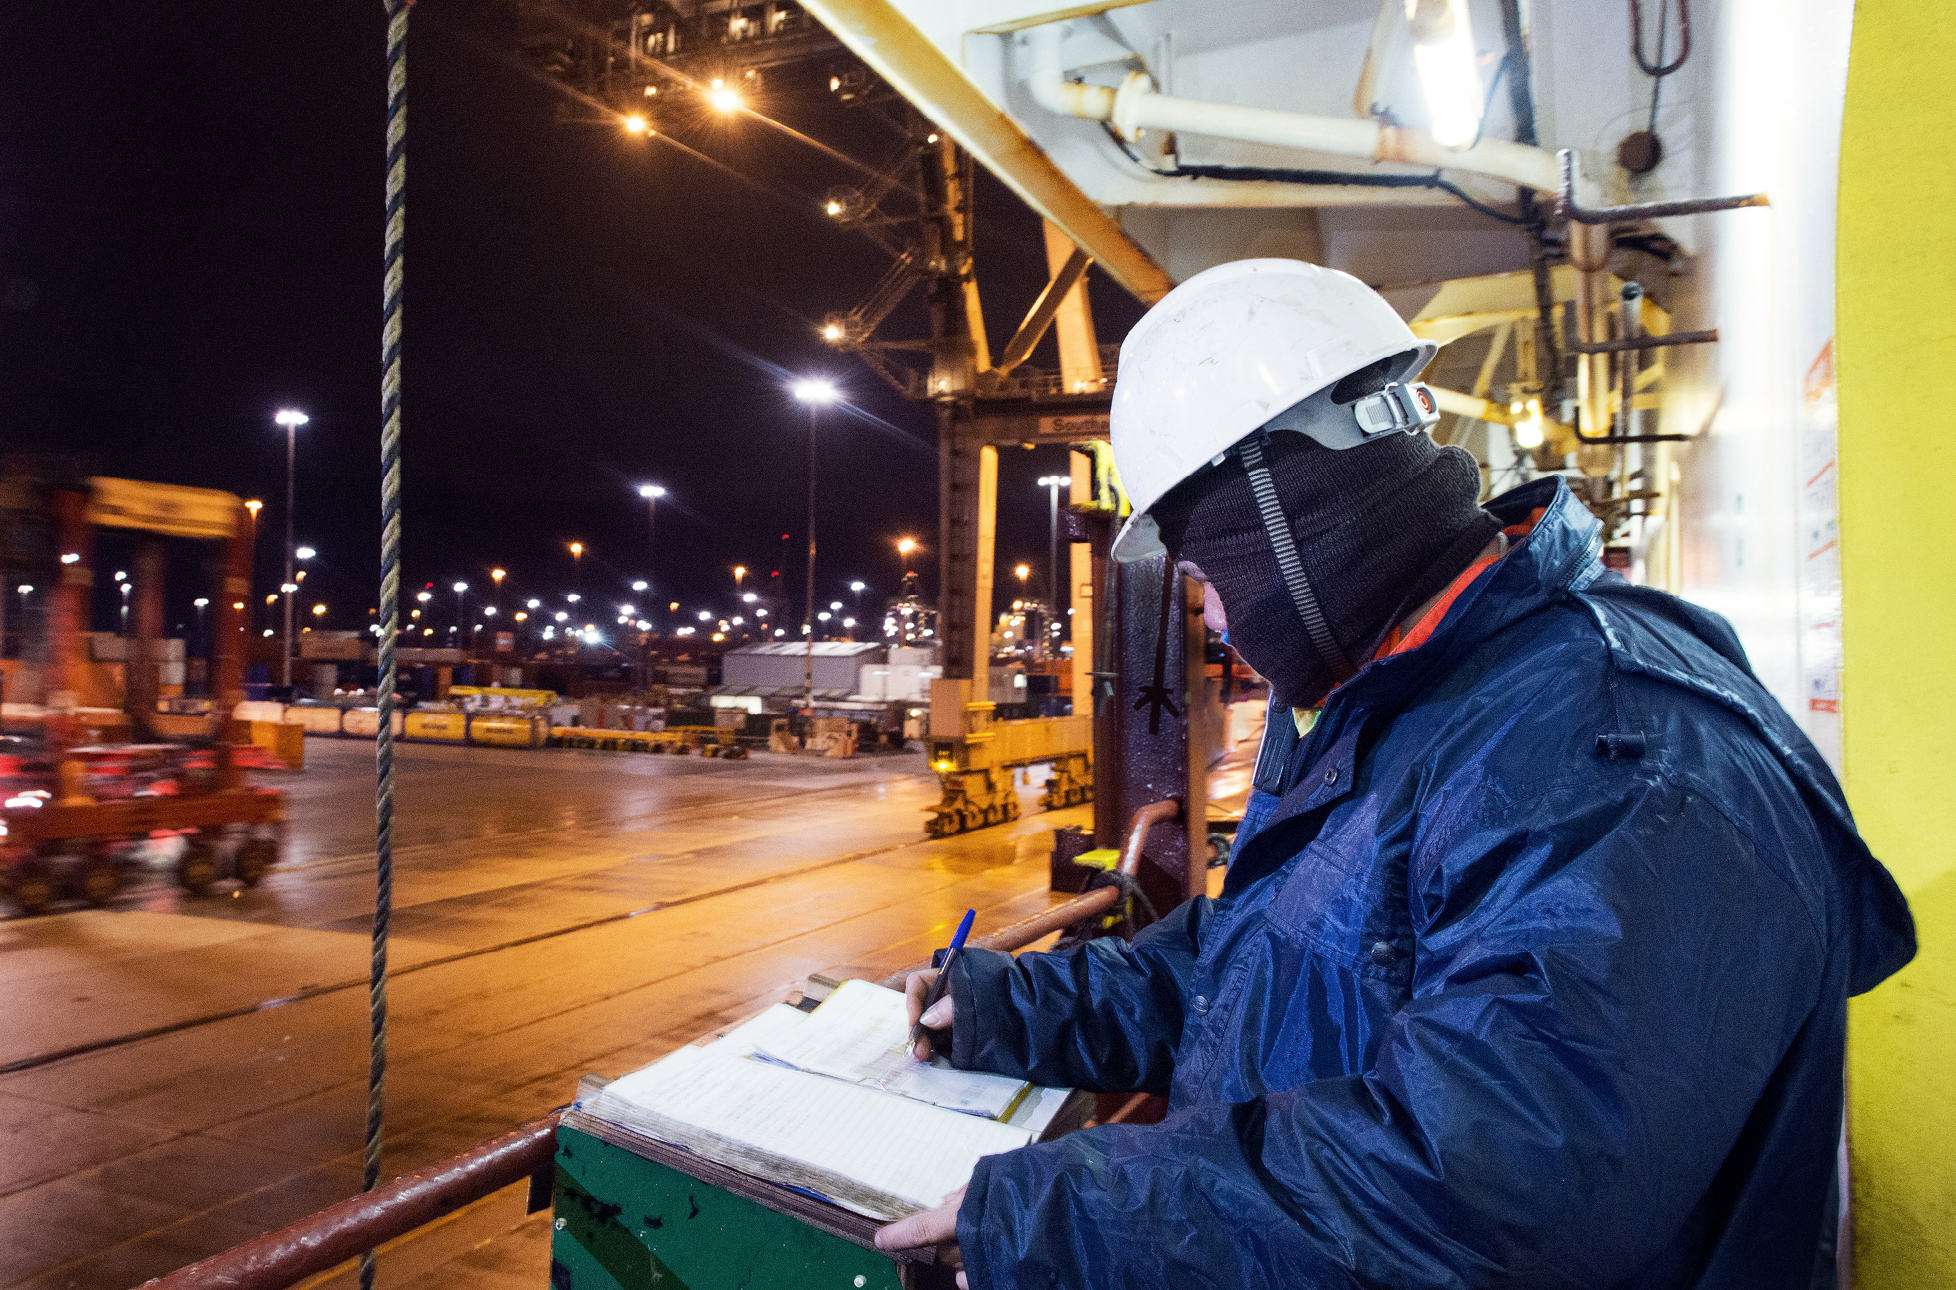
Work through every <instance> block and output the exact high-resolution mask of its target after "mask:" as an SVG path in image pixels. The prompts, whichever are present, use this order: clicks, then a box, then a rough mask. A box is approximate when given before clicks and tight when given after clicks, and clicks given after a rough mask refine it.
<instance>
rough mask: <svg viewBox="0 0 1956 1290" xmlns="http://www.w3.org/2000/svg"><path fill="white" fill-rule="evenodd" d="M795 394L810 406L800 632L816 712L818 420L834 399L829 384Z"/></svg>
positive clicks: (809, 707) (809, 385) (806, 695)
mask: <svg viewBox="0 0 1956 1290" xmlns="http://www.w3.org/2000/svg"><path fill="white" fill-rule="evenodd" d="M794 394H795V397H796V398H797V399H800V400H801V401H802V402H803V403H806V404H807V405H808V586H807V588H806V591H807V594H806V596H805V598H804V600H803V605H804V608H803V610H802V625H801V629H802V631H803V632H804V633H806V635H807V636H808V648H807V652H806V654H805V655H804V656H803V660H802V678H801V679H802V707H803V708H804V709H805V710H806V711H807V712H809V713H810V714H813V712H814V710H815V419H816V415H817V413H818V412H819V411H820V409H821V406H822V405H823V404H824V403H829V402H832V401H833V400H834V399H835V386H833V385H831V384H829V383H828V382H827V381H797V382H795V387H794Z"/></svg>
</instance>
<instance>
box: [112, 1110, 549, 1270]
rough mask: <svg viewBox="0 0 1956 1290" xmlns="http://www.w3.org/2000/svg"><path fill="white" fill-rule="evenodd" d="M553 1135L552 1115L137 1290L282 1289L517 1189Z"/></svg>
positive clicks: (541, 1160) (543, 1158)
mask: <svg viewBox="0 0 1956 1290" xmlns="http://www.w3.org/2000/svg"><path fill="white" fill-rule="evenodd" d="M556 1133H557V1117H556V1116H554V1115H548V1116H545V1117H544V1118H543V1119H541V1120H532V1121H531V1122H530V1123H528V1124H526V1125H524V1126H523V1127H522V1128H520V1129H515V1130H513V1131H511V1132H509V1133H505V1134H504V1135H503V1136H502V1137H500V1138H492V1139H490V1140H489V1141H488V1142H485V1143H483V1144H482V1145H481V1146H479V1147H476V1148H474V1149H473V1150H469V1151H464V1152H462V1153H461V1154H460V1155H456V1156H450V1157H449V1158H448V1159H446V1160H442V1161H438V1162H436V1163H435V1164H432V1165H429V1166H428V1167H427V1168H425V1169H419V1170H416V1171H415V1172H414V1173H411V1174H405V1175H403V1176H401V1177H399V1178H396V1179H394V1180H393V1181H392V1182H389V1183H385V1184H382V1185H381V1186H379V1187H376V1188H374V1190H372V1191H369V1192H362V1193H360V1194H359V1195H357V1196H352V1197H349V1198H347V1199H346V1200H343V1201H341V1202H340V1203H339V1204H337V1205H334V1206H332V1207H331V1208H328V1209H322V1210H320V1211H319V1212H318V1213H317V1214H313V1215H311V1216H310V1217H307V1218H302V1219H300V1220H299V1221H298V1222H296V1223H293V1224H291V1225H290V1226H287V1227H282V1228H280V1229H279V1230H278V1231H276V1232H269V1233H267V1234H266V1235H264V1236H261V1237H259V1238H258V1239H256V1240H253V1241H246V1242H245V1243H244V1244H243V1245H236V1246H233V1247H231V1248H230V1249H228V1250H225V1251H224V1252H223V1253H221V1254H213V1255H212V1256H211V1257H209V1258H208V1259H204V1260H201V1261H200V1262H197V1263H193V1264H191V1265H190V1266H189V1267H187V1268H178V1269H177V1270H176V1271H175V1272H171V1273H169V1274H167V1275H165V1276H160V1277H155V1278H153V1279H151V1280H149V1281H145V1282H144V1283H143V1290H193V1288H194V1290H283V1288H284V1287H286V1286H290V1285H293V1284H295V1283H297V1282H299V1281H303V1280H304V1279H305V1278H307V1277H309V1276H312V1275H313V1274H315V1273H318V1272H324V1271H326V1270H327V1269H328V1268H332V1267H336V1266H338V1265H339V1264H341V1263H344V1262H346V1261H347V1260H348V1259H351V1258H355V1257H358V1256H359V1255H360V1254H361V1253H363V1252H364V1251H367V1250H371V1249H376V1248H378V1247H379V1246H381V1245H383V1244H385V1243H386V1242H388V1241H391V1240H393V1239H394V1238H395V1237H397V1236H402V1235H405V1234H406V1233H408V1232H411V1231H413V1230H414V1229H415V1228H417V1227H420V1226H422V1225H424V1224H427V1223H432V1222H434V1221H435V1220H436V1219H438V1218H441V1217H443V1216H444V1215H447V1214H451V1213H453V1212H454V1211H456V1210H458V1209H460V1208H461V1207H462V1206H464V1205H467V1204H469V1203H471V1202H472V1201H478V1200H481V1199H482V1198H483V1197H484V1196H487V1195H489V1194H490V1193H491V1192H495V1191H500V1190H501V1189H502V1188H504V1187H507V1186H509V1185H510V1184H511V1183H515V1182H521V1181H522V1180H523V1179H525V1178H527V1177H529V1176H530V1175H532V1174H534V1173H536V1172H537V1171H538V1170H540V1169H542V1168H543V1167H544V1166H546V1165H548V1164H549V1163H550V1160H551V1157H552V1154H553V1153H554V1152H555V1149H556Z"/></svg>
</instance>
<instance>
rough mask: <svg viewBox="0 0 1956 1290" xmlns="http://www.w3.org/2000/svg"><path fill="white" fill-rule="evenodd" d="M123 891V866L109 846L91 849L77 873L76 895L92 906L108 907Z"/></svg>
mask: <svg viewBox="0 0 1956 1290" xmlns="http://www.w3.org/2000/svg"><path fill="white" fill-rule="evenodd" d="M121 890H122V866H121V865H119V864H118V863H116V858H115V853H114V852H113V851H112V850H111V849H110V848H109V847H108V846H107V845H98V846H94V847H91V848H89V851H88V855H87V856H86V857H85V858H84V859H83V860H82V862H81V867H80V868H79V869H77V870H76V871H75V894H76V895H77V896H80V897H81V898H82V899H83V900H85V901H87V902H88V903H89V904H91V905H98V906H99V905H106V904H108V903H109V902H110V901H112V900H114V899H115V894H116V893H117V892H119V891H121Z"/></svg>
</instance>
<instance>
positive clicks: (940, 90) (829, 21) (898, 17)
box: [803, 0, 1175, 304]
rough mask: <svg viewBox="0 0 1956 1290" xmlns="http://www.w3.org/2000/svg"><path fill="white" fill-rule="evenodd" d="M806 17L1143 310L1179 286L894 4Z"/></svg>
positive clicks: (834, 4)
mask: <svg viewBox="0 0 1956 1290" xmlns="http://www.w3.org/2000/svg"><path fill="white" fill-rule="evenodd" d="M803 7H804V8H805V9H807V11H808V12H810V13H812V14H814V15H815V17H816V18H817V19H818V20H819V21H820V22H821V23H822V25H823V26H825V27H827V28H828V29H829V30H830V31H831V32H833V33H834V34H835V36H836V38H837V39H838V40H840V41H841V42H842V43H843V44H845V45H847V46H848V47H849V49H850V51H851V52H853V53H854V54H855V55H856V57H858V58H860V59H862V60H863V61H864V62H865V63H867V64H869V66H870V68H871V70H873V71H874V72H875V73H876V74H877V75H878V76H881V77H882V78H883V79H884V80H885V81H887V82H888V83H889V84H890V85H891V86H893V87H894V88H895V89H896V91H897V92H898V93H899V94H901V95H903V97H905V98H906V99H909V100H910V102H912V103H913V104H915V105H916V107H917V110H918V111H920V112H922V113H923V114H924V115H925V116H927V117H929V118H930V119H931V120H933V121H935V122H937V124H938V125H939V126H940V127H941V128H942V129H944V130H945V131H946V132H948V133H949V134H950V135H951V137H952V138H954V139H956V140H957V141H958V143H959V144H961V145H962V146H963V147H964V148H965V149H966V150H967V151H969V152H970V153H971V154H972V155H973V156H974V157H976V158H977V159H978V160H979V161H980V162H982V163H984V166H985V168H986V169H987V170H989V171H991V172H992V173H993V174H994V175H997V176H998V177H999V179H1000V180H1002V181H1003V182H1004V183H1005V185H1006V186H1007V187H1008V188H1010V189H1011V190H1012V191H1013V192H1015V193H1017V194H1018V195H1019V197H1020V198H1021V199H1023V200H1024V201H1025V203H1026V204H1027V205H1028V206H1031V207H1032V208H1033V209H1034V210H1036V211H1038V212H1039V213H1040V214H1042V215H1044V216H1045V217H1046V218H1047V219H1050V220H1051V221H1053V223H1055V224H1057V225H1059V226H1060V228H1062V229H1064V230H1065V231H1066V235H1067V236H1068V237H1070V238H1072V239H1073V241H1074V243H1075V245H1077V246H1081V247H1084V248H1085V249H1086V250H1087V252H1088V253H1089V254H1091V255H1092V256H1093V258H1094V259H1096V260H1098V261H1100V264H1101V267H1102V268H1104V269H1106V270H1107V272H1108V274H1109V275H1110V276H1111V277H1112V278H1113V279H1114V281H1116V282H1118V283H1120V284H1121V286H1123V287H1124V288H1126V289H1127V290H1128V291H1129V292H1130V293H1132V294H1133V295H1134V297H1135V298H1136V299H1138V300H1140V301H1141V302H1142V303H1144V304H1153V303H1154V302H1155V301H1157V300H1159V299H1161V298H1162V297H1163V296H1165V295H1167V294H1168V291H1169V289H1170V288H1171V287H1173V286H1174V285H1175V283H1174V281H1173V280H1172V279H1171V278H1170V277H1169V276H1168V273H1167V272H1166V271H1165V270H1164V269H1163V268H1162V267H1161V266H1160V265H1158V264H1156V263H1155V262H1154V260H1152V259H1151V258H1149V256H1148V253H1147V252H1146V251H1143V250H1142V249H1141V248H1140V246H1138V245H1137V244H1136V243H1135V242H1134V241H1133V239H1131V238H1129V237H1128V235H1127V234H1126V233H1124V232H1123V231H1122V230H1121V226H1120V225H1119V224H1118V223H1117V222H1116V221H1115V219H1114V217H1113V216H1112V215H1109V214H1108V213H1107V212H1106V211H1104V210H1102V209H1101V208H1100V206H1099V205H1097V204H1096V203H1095V202H1094V200H1093V199H1092V198H1090V197H1088V196H1087V195H1086V194H1085V193H1083V192H1081V191H1080V189H1079V187H1078V186H1077V185H1075V184H1074V182H1073V181H1072V180H1071V179H1068V178H1067V177H1066V174H1065V172H1064V171H1062V170H1061V169H1060V168H1059V167H1058V166H1056V165H1054V164H1053V160H1052V158H1051V157H1049V156H1047V155H1046V152H1045V150H1044V149H1043V148H1041V147H1040V146H1039V145H1038V144H1036V143H1034V142H1033V141H1032V139H1031V138H1030V137H1029V136H1028V135H1027V134H1026V132H1025V131H1024V130H1023V129H1021V128H1020V127H1019V124H1018V122H1016V121H1014V120H1013V119H1012V118H1011V116H1009V115H1008V114H1007V113H1005V112H1003V111H1001V110H1000V109H999V108H998V107H997V105H995V104H994V103H993V102H992V101H991V100H990V99H988V98H986V97H985V95H984V93H983V91H981V90H980V89H979V88H978V87H977V86H976V85H974V84H972V82H971V81H970V79H969V78H967V77H966V76H965V74H964V73H963V72H962V71H960V70H959V69H958V68H957V67H956V65H954V64H953V63H952V62H951V60H950V59H949V58H947V57H945V55H944V52H943V51H942V50H940V49H938V48H937V46H936V45H933V44H932V43H931V42H930V40H929V38H927V37H926V36H925V35H924V34H923V33H922V32H920V31H918V30H917V28H916V26H915V25H914V24H912V23H911V21H910V20H909V19H908V18H906V17H904V16H903V14H902V13H901V12H900V11H898V9H897V8H896V6H895V5H893V4H891V3H889V0H807V2H806V3H805V4H804V6H803Z"/></svg>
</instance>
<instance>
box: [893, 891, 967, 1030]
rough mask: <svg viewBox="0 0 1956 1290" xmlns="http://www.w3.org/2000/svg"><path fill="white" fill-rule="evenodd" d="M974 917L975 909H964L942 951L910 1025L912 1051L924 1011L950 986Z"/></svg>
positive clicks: (931, 1006) (922, 1021)
mask: <svg viewBox="0 0 1956 1290" xmlns="http://www.w3.org/2000/svg"><path fill="white" fill-rule="evenodd" d="M976 917H978V911H977V910H975V909H967V910H965V911H964V918H963V919H961V920H960V921H959V923H958V930H957V931H956V932H955V933H953V934H952V936H951V948H950V949H948V950H945V951H944V962H943V963H942V964H940V965H939V966H938V969H937V980H935V981H933V982H931V986H930V993H929V994H927V995H925V996H924V1006H923V1009H922V1010H921V1011H919V1012H918V1013H917V1024H916V1025H914V1026H912V1027H910V1050H911V1051H913V1052H914V1051H915V1050H916V1047H917V1041H918V1040H919V1039H922V1038H923V1037H924V1013H926V1012H929V1011H930V1010H931V1009H932V1008H934V1007H936V1006H937V1001H938V1000H939V999H942V998H943V997H944V992H945V991H946V990H947V989H949V988H950V985H951V965H952V964H954V963H956V962H957V961H958V955H959V954H961V953H963V951H964V938H965V937H967V936H969V935H971V920H972V919H974V918H976Z"/></svg>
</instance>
